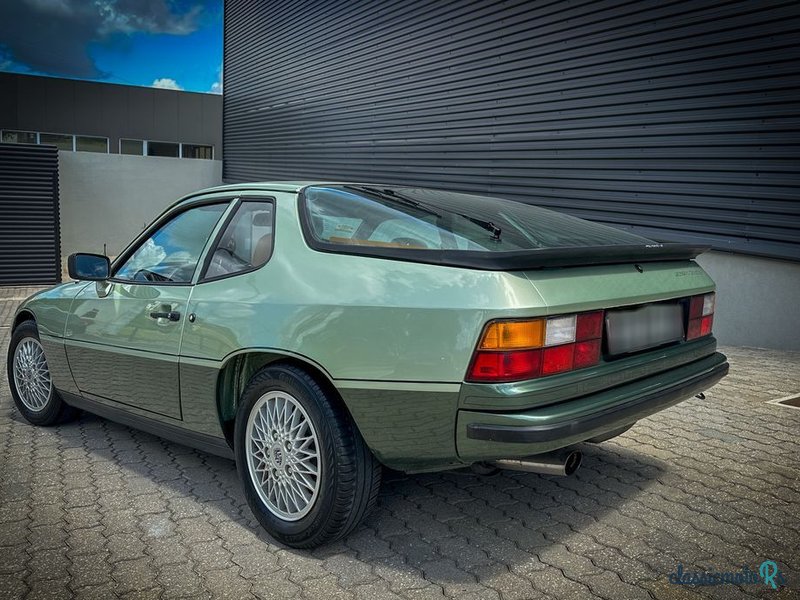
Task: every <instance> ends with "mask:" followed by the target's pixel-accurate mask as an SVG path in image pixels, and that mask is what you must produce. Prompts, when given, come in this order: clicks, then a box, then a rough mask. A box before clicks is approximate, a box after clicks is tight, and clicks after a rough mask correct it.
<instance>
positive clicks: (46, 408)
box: [7, 321, 76, 425]
mask: <svg viewBox="0 0 800 600" xmlns="http://www.w3.org/2000/svg"><path fill="white" fill-rule="evenodd" d="M7 366H8V385H9V387H10V388H11V397H12V398H14V404H16V406H17V410H19V412H20V413H21V414H22V416H23V417H25V420H26V421H28V422H29V423H33V424H34V425H57V424H59V423H63V422H65V421H68V420H70V419H72V418H74V416H75V414H76V411H75V410H74V409H73V408H71V407H70V406H67V405H66V404H65V403H64V401H63V400H62V399H61V396H59V395H58V392H57V391H56V389H55V388H54V387H53V380H52V378H51V376H50V367H49V365H48V364H47V357H46V356H45V354H44V348H43V347H42V343H41V341H40V340H39V330H38V329H37V327H36V323H35V322H33V321H24V322H23V323H20V325H18V326H17V328H16V329H14V333H13V334H12V335H11V343H10V344H9V347H8V364H7Z"/></svg>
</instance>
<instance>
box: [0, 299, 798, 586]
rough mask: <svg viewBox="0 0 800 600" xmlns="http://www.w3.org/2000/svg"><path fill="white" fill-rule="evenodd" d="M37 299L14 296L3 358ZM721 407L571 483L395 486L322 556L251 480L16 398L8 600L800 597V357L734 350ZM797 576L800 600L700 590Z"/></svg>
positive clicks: (701, 408) (407, 480) (630, 446)
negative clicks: (683, 577) (754, 572)
mask: <svg viewBox="0 0 800 600" xmlns="http://www.w3.org/2000/svg"><path fill="white" fill-rule="evenodd" d="M28 292H29V290H23V289H8V288H7V289H0V295H4V296H5V299H4V300H2V301H0V326H2V327H0V348H1V349H2V356H3V360H5V349H6V346H7V344H8V338H9V333H10V332H9V329H8V317H9V316H10V314H11V311H12V308H13V306H15V305H16V304H17V302H18V300H19V299H21V298H22V297H23V296H25V295H27V293H28ZM723 350H724V351H726V352H727V353H728V356H729V358H730V361H731V366H732V368H731V375H730V376H729V377H728V378H727V379H725V380H724V381H723V382H722V383H721V384H719V385H717V386H716V387H714V388H713V389H712V390H710V391H709V392H708V393H707V397H706V399H705V400H699V399H692V400H689V401H687V402H684V403H682V404H681V405H679V406H677V407H674V408H671V409H669V410H666V411H664V412H662V413H660V414H658V415H656V416H654V417H652V418H649V419H646V420H644V421H642V422H640V423H639V424H637V425H636V426H635V427H634V428H633V429H631V430H630V431H629V432H628V433H626V434H624V435H623V436H621V437H619V438H617V439H616V440H614V441H611V442H607V443H605V444H602V445H598V446H592V445H585V447H584V448H583V450H584V453H585V460H584V466H583V467H581V469H580V470H579V471H578V473H577V475H576V476H573V477H572V478H555V477H540V476H537V475H533V474H519V473H517V474H515V473H511V472H507V473H504V474H502V475H499V476H495V477H478V476H475V475H471V474H466V473H447V474H433V475H415V476H404V475H400V474H389V475H387V477H386V481H385V484H384V486H383V491H382V493H381V495H380V500H379V502H378V507H377V510H375V512H374V513H373V514H372V515H371V516H370V517H369V518H368V519H367V521H366V523H365V524H364V526H362V527H361V528H360V529H358V530H357V531H356V532H355V533H354V534H353V535H351V536H350V537H349V538H348V539H346V540H344V541H342V542H340V543H337V544H335V545H332V546H328V547H325V548H321V549H318V550H316V551H314V552H301V551H295V550H292V549H288V548H285V547H283V546H281V545H280V544H277V543H275V542H274V541H273V540H271V539H270V538H269V536H267V535H266V534H264V533H263V532H261V531H260V530H259V528H258V526H257V523H256V521H255V520H254V518H253V517H252V515H251V514H250V512H249V510H248V508H247V506H246V504H245V503H244V500H243V497H242V494H241V491H240V488H239V483H238V481H237V478H236V471H235V468H234V465H233V463H232V462H229V461H225V460H223V459H219V458H216V457H213V456H209V455H207V454H203V453H201V452H196V451H194V450H190V449H188V448H186V447H183V446H180V445H178V444H173V443H169V442H166V441H164V440H161V439H159V438H156V437H153V436H150V435H147V434H144V433H140V432H137V431H134V430H131V429H128V428H126V427H122V426H120V425H116V424H114V423H111V422H108V421H104V420H102V419H99V418H97V417H93V416H91V415H84V416H83V417H81V418H80V420H79V421H77V422H75V423H71V424H69V425H65V426H62V427H58V428H52V429H44V428H36V427H32V426H30V425H28V424H26V423H25V422H23V420H22V419H21V417H20V416H19V414H18V413H17V412H16V410H15V409H14V407H13V404H12V401H11V399H10V396H9V393H8V387H7V383H6V380H5V369H3V375H2V380H1V381H0V597H3V598H21V597H27V598H51V597H52V598H68V597H81V598H95V597H96V598H113V597H124V598H150V597H152V598H177V597H192V598H211V597H215V598H216V597H226V598H237V599H238V598H249V597H258V598H321V597H324V598H326V599H327V600H336V599H340V598H341V599H349V598H353V599H361V598H364V599H367V598H378V599H382V598H408V599H414V600H423V599H436V598H444V597H448V598H459V599H461V598H495V599H504V600H513V599H528V598H568V599H573V598H590V597H601V598H608V599H614V598H656V599H661V598H696V597H712V598H728V597H748V596H757V597H760V596H768V597H770V598H789V597H794V598H799V597H800V591H799V588H800V521H799V520H798V518H797V512H798V502H800V470H798V459H799V458H800V441H798V430H799V429H800V410H792V409H788V408H780V407H777V406H774V405H771V404H766V403H765V401H766V400H769V399H772V398H778V397H782V396H787V395H790V394H794V393H798V392H800V354H793V353H787V352H773V351H767V350H752V349H741V348H724V349H723ZM766 559H772V560H775V561H777V562H778V564H779V565H780V568H781V570H782V571H783V573H784V576H785V577H786V578H787V580H788V586H786V587H784V588H783V589H781V590H779V591H777V592H776V591H772V590H771V589H767V588H766V587H765V586H763V585H762V584H758V585H747V586H740V587H735V586H730V585H726V586H716V587H705V588H696V587H695V588H689V587H683V586H675V585H671V584H670V583H669V581H668V576H669V574H670V573H671V572H673V571H674V570H675V569H676V567H677V565H678V564H679V563H682V564H683V565H684V568H685V569H686V570H701V569H707V570H712V571H736V570H739V569H741V568H742V565H747V566H748V567H750V568H751V569H757V568H758V565H760V564H761V563H762V561H764V560H766Z"/></svg>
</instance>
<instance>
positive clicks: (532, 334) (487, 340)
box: [479, 319, 544, 350]
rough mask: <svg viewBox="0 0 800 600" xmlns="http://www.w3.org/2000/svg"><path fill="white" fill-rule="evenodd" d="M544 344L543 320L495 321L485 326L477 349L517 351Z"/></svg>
mask: <svg viewBox="0 0 800 600" xmlns="http://www.w3.org/2000/svg"><path fill="white" fill-rule="evenodd" d="M543 342H544V319H533V320H529V321H495V322H493V323H489V325H487V326H486V330H485V331H484V332H483V337H482V338H481V343H480V345H479V349H481V350H518V349H520V348H539V347H541V346H542V343H543Z"/></svg>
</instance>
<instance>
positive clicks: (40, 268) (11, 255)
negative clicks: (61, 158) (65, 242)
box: [0, 144, 61, 285]
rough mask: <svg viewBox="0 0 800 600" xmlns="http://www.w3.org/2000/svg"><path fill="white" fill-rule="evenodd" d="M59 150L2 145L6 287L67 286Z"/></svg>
mask: <svg viewBox="0 0 800 600" xmlns="http://www.w3.org/2000/svg"><path fill="white" fill-rule="evenodd" d="M58 216H59V215H58V150H56V148H55V146H27V145H22V144H0V285H2V284H21V283H56V282H58V281H61V250H60V246H61V243H60V238H59V222H58Z"/></svg>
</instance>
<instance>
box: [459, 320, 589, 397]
mask: <svg viewBox="0 0 800 600" xmlns="http://www.w3.org/2000/svg"><path fill="white" fill-rule="evenodd" d="M602 337H603V311H602V310H598V311H593V312H588V313H579V314H572V315H559V316H557V317H549V318H547V319H524V320H508V321H492V322H491V323H489V324H488V325H486V328H485V329H484V331H483V335H481V339H480V341H479V342H478V348H477V349H476V350H475V355H474V356H473V357H472V363H471V364H470V367H469V372H468V373H467V377H466V380H467V381H472V382H484V383H485V382H495V383H499V382H508V381H521V380H523V379H535V378H537V377H543V376H546V375H555V374H556V373H564V372H566V371H572V370H574V369H582V368H584V367H591V366H592V365H596V364H597V363H599V362H600V346H601V339H602Z"/></svg>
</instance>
